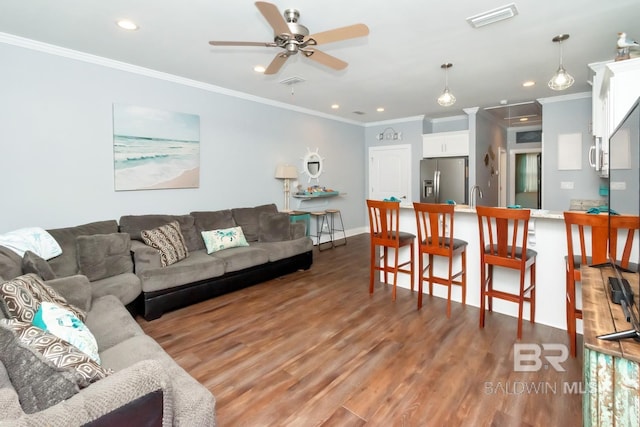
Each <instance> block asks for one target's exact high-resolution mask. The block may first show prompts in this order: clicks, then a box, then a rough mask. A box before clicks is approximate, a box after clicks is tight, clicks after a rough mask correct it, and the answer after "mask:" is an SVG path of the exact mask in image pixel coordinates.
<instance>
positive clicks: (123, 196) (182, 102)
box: [0, 44, 366, 233]
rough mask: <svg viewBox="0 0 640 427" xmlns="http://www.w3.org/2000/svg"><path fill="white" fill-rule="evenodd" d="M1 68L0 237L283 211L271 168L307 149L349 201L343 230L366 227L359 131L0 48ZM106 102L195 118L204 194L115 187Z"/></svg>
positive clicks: (340, 201)
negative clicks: (160, 216)
mask: <svg viewBox="0 0 640 427" xmlns="http://www.w3.org/2000/svg"><path fill="white" fill-rule="evenodd" d="M0 62H1V63H2V66H1V67H0V94H1V97H0V170H2V172H3V173H2V184H1V187H0V194H1V195H2V200H3V202H4V203H3V213H2V221H1V222H0V233H2V232H6V231H10V230H13V229H16V228H20V227H27V226H41V227H44V228H54V227H65V226H72V225H77V224H80V223H84V222H90V221H97V220H103V219H119V217H120V216H121V215H125V214H145V213H170V214H181V213H187V212H189V211H192V210H217V209H226V208H233V207H242V206H255V205H259V204H263V203H272V202H275V203H277V204H278V206H279V207H280V208H282V204H283V193H282V189H283V185H282V182H281V181H280V180H277V179H275V178H274V172H275V168H276V166H277V165H278V164H280V163H289V164H294V165H296V166H298V168H299V169H300V168H301V164H302V157H303V156H304V155H305V154H306V152H307V148H310V149H311V150H315V149H316V148H318V150H319V153H320V155H321V156H322V157H323V158H324V159H325V172H324V173H323V175H322V176H321V178H320V185H326V186H329V187H332V188H333V189H336V190H339V191H341V192H344V193H346V195H345V196H344V197H338V198H334V199H332V200H331V201H330V203H331V206H335V207H338V208H340V209H342V213H343V217H344V222H345V226H346V228H347V229H353V228H360V227H363V226H364V225H365V221H364V215H365V209H364V207H363V205H364V191H365V188H366V187H365V182H364V179H365V176H366V175H365V167H364V164H365V156H363V145H364V138H365V129H364V127H363V126H362V125H359V124H355V123H347V122H344V121H338V120H332V119H330V118H324V117H319V116H316V115H309V114H305V113H304V112H297V111H292V110H290V109H283V108H279V107H278V106H274V105H269V104H267V103H262V102H254V101H251V100H247V99H242V98H239V97H234V96H229V95H224V94H222V93H219V92H215V91H212V90H209V89H207V88H200V87H192V86H188V85H183V84H178V83H174V82H170V81H166V80H160V79H157V78H153V77H148V76H144V75H140V74H136V73H131V72H126V71H120V70H116V69H113V68H110V67H105V66H102V65H96V64H92V63H88V62H83V61H79V60H76V59H69V58H64V57H61V56H56V55H51V54H48V53H44V52H39V51H35V50H30V49H25V48H21V47H16V46H11V45H6V44H0ZM113 103H121V104H130V105H140V106H145V107H151V108H155V109H160V110H166V111H177V112H185V113H190V114H197V115H199V116H200V169H201V175H200V187H199V188H197V189H180V190H147V191H120V192H116V191H114V178H113V127H112V105H113ZM301 179H303V176H301ZM305 183H306V180H303V184H305ZM295 206H296V203H295V201H292V207H295Z"/></svg>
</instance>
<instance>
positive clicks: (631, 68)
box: [589, 58, 640, 177]
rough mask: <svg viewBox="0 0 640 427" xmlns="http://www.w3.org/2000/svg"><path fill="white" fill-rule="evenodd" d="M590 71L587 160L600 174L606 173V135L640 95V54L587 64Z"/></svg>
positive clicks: (607, 173)
mask: <svg viewBox="0 0 640 427" xmlns="http://www.w3.org/2000/svg"><path fill="white" fill-rule="evenodd" d="M589 67H590V68H591V70H592V72H593V81H592V84H593V92H592V114H593V117H592V120H593V123H592V128H593V131H592V132H593V136H594V137H595V142H594V146H593V147H592V148H591V151H590V153H589V157H590V159H589V161H590V163H591V166H593V167H594V168H595V169H596V171H598V173H599V174H600V176H602V177H608V176H609V153H608V147H609V137H610V136H611V134H612V133H613V131H615V130H616V127H618V125H619V124H620V122H621V121H622V119H624V117H625V115H626V114H627V112H628V111H629V108H631V106H632V105H633V103H634V102H635V100H636V99H638V97H640V58H634V59H628V60H625V61H617V62H615V61H611V62H599V63H595V64H589Z"/></svg>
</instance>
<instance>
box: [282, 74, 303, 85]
mask: <svg viewBox="0 0 640 427" xmlns="http://www.w3.org/2000/svg"><path fill="white" fill-rule="evenodd" d="M304 81H305V79H303V78H302V77H298V76H293V77H289V78H287V79H284V80H280V83H281V84H283V85H287V86H293V85H296V84H298V83H302V82H304Z"/></svg>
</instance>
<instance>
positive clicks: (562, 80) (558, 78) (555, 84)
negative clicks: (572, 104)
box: [549, 34, 574, 90]
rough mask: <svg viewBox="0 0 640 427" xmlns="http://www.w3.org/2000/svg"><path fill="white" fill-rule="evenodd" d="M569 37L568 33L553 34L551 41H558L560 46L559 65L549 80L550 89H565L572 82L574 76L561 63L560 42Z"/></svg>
mask: <svg viewBox="0 0 640 427" xmlns="http://www.w3.org/2000/svg"><path fill="white" fill-rule="evenodd" d="M568 38H569V34H560V35H558V36H555V37H554V38H553V39H552V41H553V42H554V43H558V45H559V46H560V66H559V67H558V71H556V73H555V74H554V75H553V77H551V80H549V87H550V88H551V89H552V90H565V89H568V88H570V87H571V85H572V84H573V82H574V78H573V77H572V76H571V74H569V73H568V72H567V70H565V69H564V66H563V64H562V42H563V41H565V40H567V39H568Z"/></svg>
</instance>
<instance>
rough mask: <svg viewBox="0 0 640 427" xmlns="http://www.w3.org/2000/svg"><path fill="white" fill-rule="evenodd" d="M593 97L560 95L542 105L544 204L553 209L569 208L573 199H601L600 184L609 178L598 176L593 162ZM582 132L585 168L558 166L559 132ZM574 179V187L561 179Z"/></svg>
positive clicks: (545, 207)
mask: <svg viewBox="0 0 640 427" xmlns="http://www.w3.org/2000/svg"><path fill="white" fill-rule="evenodd" d="M590 123H591V98H590V97H588V96H586V97H582V98H577V99H575V98H572V97H567V99H564V98H563V97H556V98H552V99H547V100H545V101H544V102H543V105H542V133H543V136H542V138H543V143H542V163H543V166H542V173H543V182H542V207H543V209H548V210H552V211H563V210H567V209H569V205H570V200H571V199H589V200H597V199H600V198H602V197H601V196H600V195H599V188H600V185H601V184H602V185H606V180H603V179H601V178H599V177H598V174H597V173H596V171H595V170H594V169H593V168H591V167H590V166H589V159H588V155H589V147H590V146H591V144H592V143H593V138H592V136H591V133H590ZM578 132H579V133H581V134H582V148H581V149H582V153H581V155H582V169H580V170H558V135H561V134H571V133H578ZM563 181H564V182H573V185H574V188H573V189H572V190H565V189H561V188H560V183H561V182H563Z"/></svg>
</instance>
